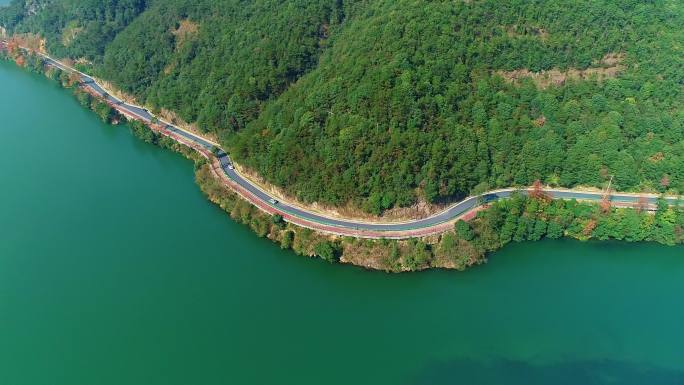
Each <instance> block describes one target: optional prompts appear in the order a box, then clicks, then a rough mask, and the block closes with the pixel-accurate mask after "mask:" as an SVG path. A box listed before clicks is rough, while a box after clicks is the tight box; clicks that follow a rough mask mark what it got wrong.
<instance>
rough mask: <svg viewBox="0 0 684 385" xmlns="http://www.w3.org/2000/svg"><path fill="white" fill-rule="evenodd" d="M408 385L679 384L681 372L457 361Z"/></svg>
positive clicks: (601, 364)
mask: <svg viewBox="0 0 684 385" xmlns="http://www.w3.org/2000/svg"><path fill="white" fill-rule="evenodd" d="M408 384H410V385H440V384H463V385H542V384H543V385H547V384H553V385H579V384H581V385H614V384H619V385H644V384H649V385H682V384H684V371H679V370H673V369H666V368H660V367H655V366H649V365H637V364H633V363H627V362H620V361H611V360H598V361H575V362H563V363H557V364H550V365H532V364H530V363H527V362H523V361H514V360H502V359H499V360H492V361H487V362H479V361H474V360H457V361H449V362H438V363H433V364H431V365H428V366H427V367H426V368H425V369H424V370H423V371H422V373H420V374H419V375H418V376H417V378H414V379H413V380H412V381H411V382H408Z"/></svg>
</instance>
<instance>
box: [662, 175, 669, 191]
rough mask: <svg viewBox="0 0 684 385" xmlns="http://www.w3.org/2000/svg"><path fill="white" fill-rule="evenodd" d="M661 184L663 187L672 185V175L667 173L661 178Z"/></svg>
mask: <svg viewBox="0 0 684 385" xmlns="http://www.w3.org/2000/svg"><path fill="white" fill-rule="evenodd" d="M660 185H661V186H663V188H668V187H670V177H669V176H668V175H667V174H665V175H663V177H662V178H660Z"/></svg>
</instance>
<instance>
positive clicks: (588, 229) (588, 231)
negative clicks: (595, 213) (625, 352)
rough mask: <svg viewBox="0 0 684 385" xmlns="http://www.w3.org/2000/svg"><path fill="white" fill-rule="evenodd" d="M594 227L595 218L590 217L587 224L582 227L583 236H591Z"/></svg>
mask: <svg viewBox="0 0 684 385" xmlns="http://www.w3.org/2000/svg"><path fill="white" fill-rule="evenodd" d="M595 228H596V219H590V220H589V222H587V224H585V225H584V229H582V235H584V236H585V237H589V236H591V233H593V232H594V229H595Z"/></svg>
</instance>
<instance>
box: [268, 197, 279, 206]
mask: <svg viewBox="0 0 684 385" xmlns="http://www.w3.org/2000/svg"><path fill="white" fill-rule="evenodd" d="M268 202H269V203H271V204H272V205H277V204H278V201H277V200H275V199H273V198H271V199H269V200H268Z"/></svg>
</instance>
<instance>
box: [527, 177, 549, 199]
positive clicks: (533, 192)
mask: <svg viewBox="0 0 684 385" xmlns="http://www.w3.org/2000/svg"><path fill="white" fill-rule="evenodd" d="M529 195H530V198H533V199H537V200H542V201H549V200H551V197H550V196H549V195H548V194H547V193H546V191H544V187H543V186H542V183H541V181H540V180H539V179H537V180H535V181H534V183H533V184H532V189H530V191H529Z"/></svg>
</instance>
